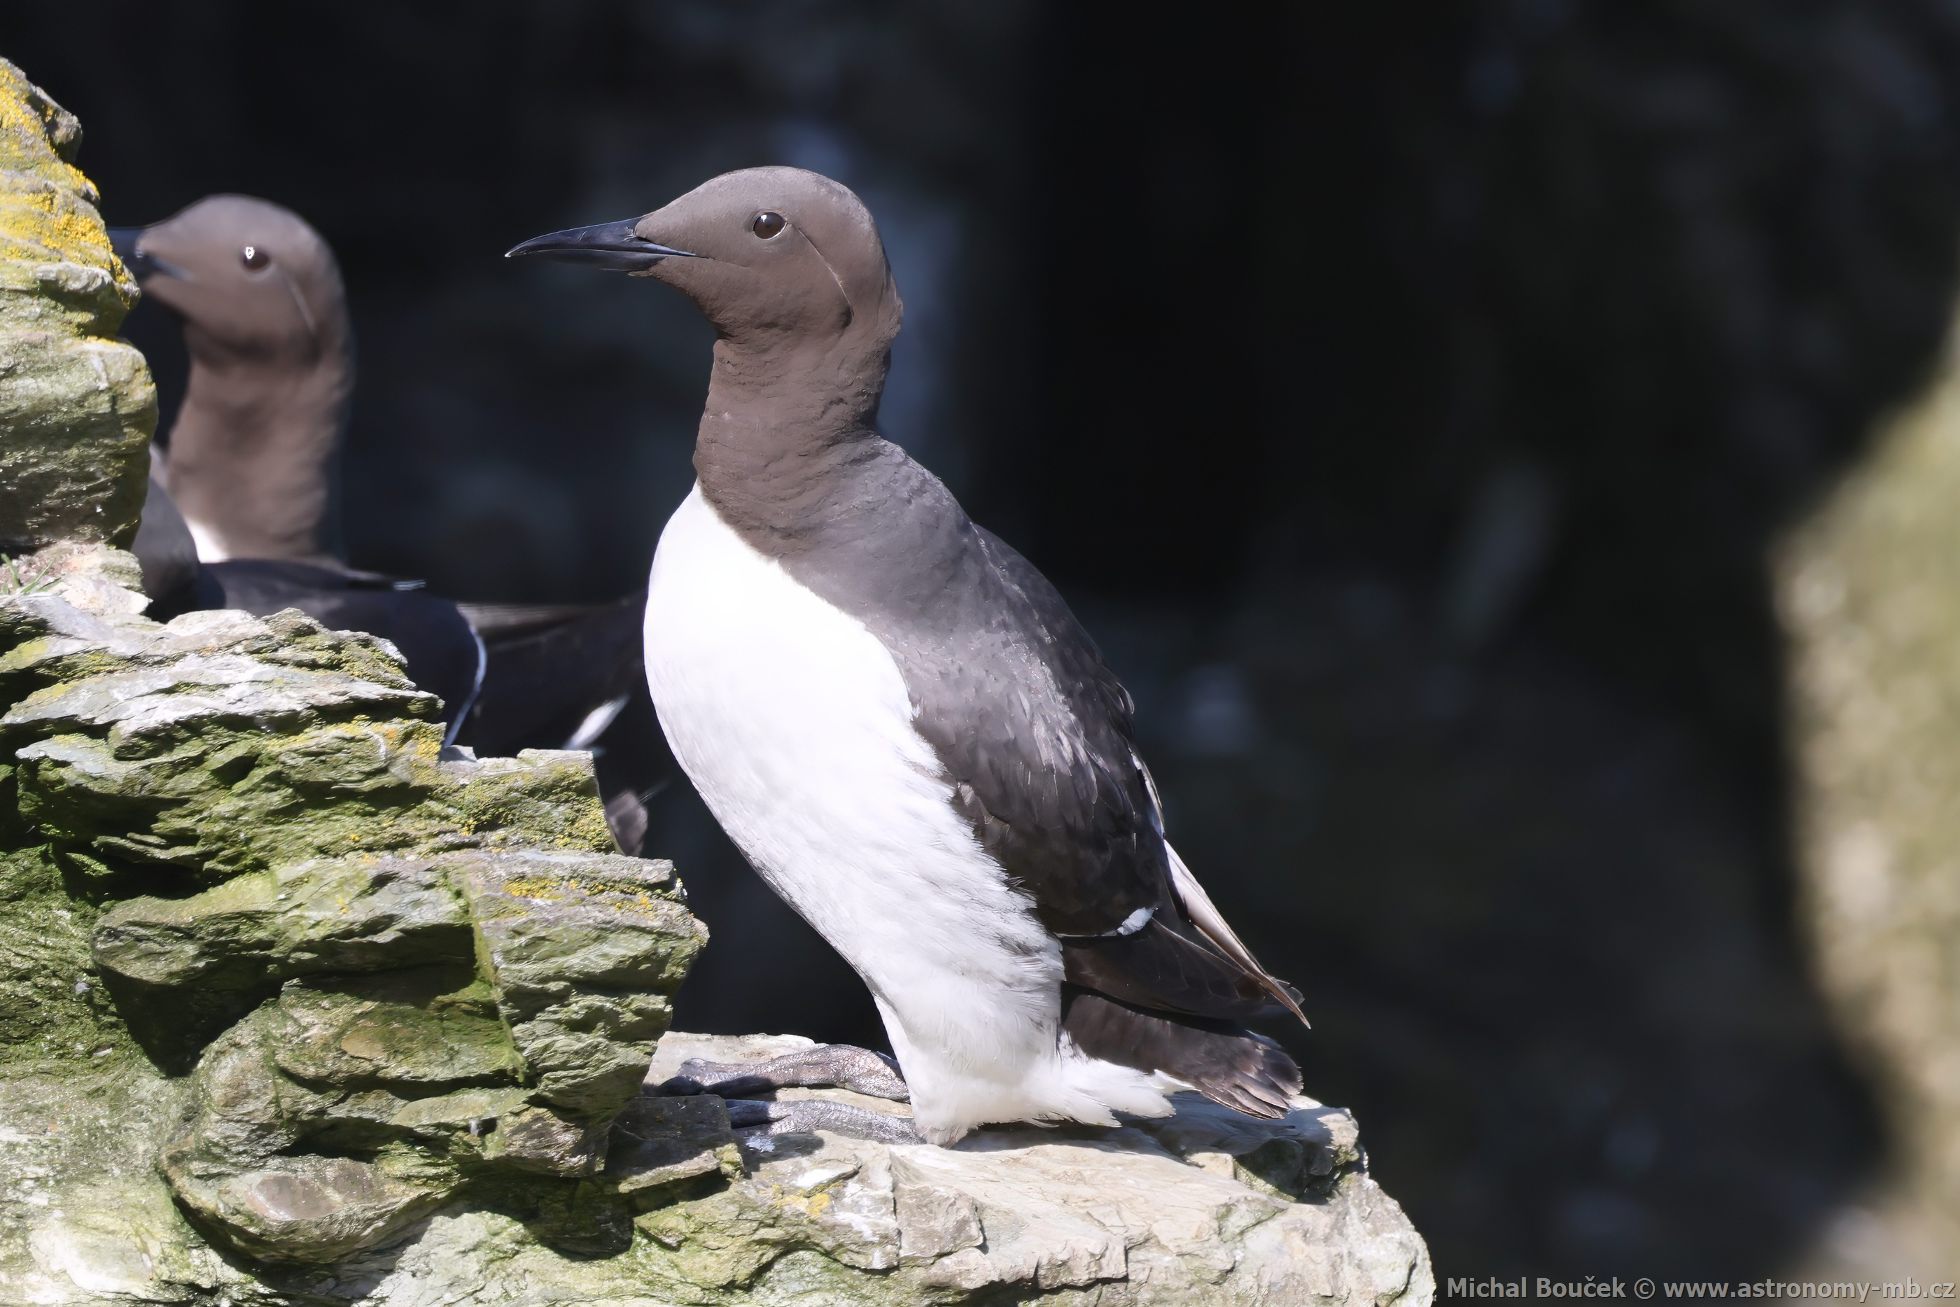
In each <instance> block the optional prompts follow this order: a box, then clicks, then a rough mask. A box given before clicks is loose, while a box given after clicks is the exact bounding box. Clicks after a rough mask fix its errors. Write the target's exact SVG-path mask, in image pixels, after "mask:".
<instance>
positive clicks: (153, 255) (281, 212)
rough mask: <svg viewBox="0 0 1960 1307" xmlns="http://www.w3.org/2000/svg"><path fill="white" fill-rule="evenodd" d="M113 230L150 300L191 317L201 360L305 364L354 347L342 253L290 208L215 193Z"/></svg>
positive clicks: (189, 338) (194, 351)
mask: <svg viewBox="0 0 1960 1307" xmlns="http://www.w3.org/2000/svg"><path fill="white" fill-rule="evenodd" d="M109 235H110V238H111V241H112V243H113V244H114V245H115V247H116V253H117V254H118V255H120V256H121V257H122V260H123V262H124V263H125V264H127V265H128V267H129V270H130V272H131V274H132V275H134V276H135V278H136V282H137V285H138V286H140V287H141V288H142V291H143V295H144V297H145V298H147V299H151V300H154V301H156V302H157V303H159V304H162V305H163V306H164V307H166V308H168V309H170V310H172V311H173V312H175V313H176V314H177V315H178V316H180V317H181V318H182V319H183V320H184V341H185V344H186V345H187V346H188V347H189V349H190V352H191V357H192V358H194V359H198V360H200V361H203V362H207V363H214V364H223V363H225V362H231V361H253V362H261V363H264V362H280V361H285V362H293V363H302V364H304V363H310V362H312V361H315V360H318V359H320V358H321V357H323V356H327V355H330V354H332V353H335V352H337V351H338V350H340V349H341V348H343V347H344V346H345V345H346V344H347V337H348V329H347V299H346V292H345V290H344V289H343V288H342V285H341V280H340V268H339V266H338V265H337V264H336V263H335V262H334V257H333V251H332V250H331V249H329V248H328V246H327V243H326V241H324V240H322V239H321V237H320V233H318V232H316V231H314V230H313V228H312V227H310V226H308V225H307V223H306V220H305V219H303V218H301V217H300V216H299V215H298V214H296V213H294V212H293V211H292V210H290V209H285V208H282V207H280V206H279V205H277V204H273V203H271V202H270V201H267V200H260V199H255V198H253V197H252V196H249V195H213V196H209V197H207V198H205V199H202V200H199V201H198V202H197V203H195V204H193V205H191V206H190V207H189V208H187V209H185V210H183V211H182V212H181V213H179V214H177V215H176V216H175V217H171V218H166V219H165V220H164V221H162V222H159V223H155V224H152V225H151V226H148V227H136V228H118V229H115V230H112V231H111V232H110V233H109Z"/></svg>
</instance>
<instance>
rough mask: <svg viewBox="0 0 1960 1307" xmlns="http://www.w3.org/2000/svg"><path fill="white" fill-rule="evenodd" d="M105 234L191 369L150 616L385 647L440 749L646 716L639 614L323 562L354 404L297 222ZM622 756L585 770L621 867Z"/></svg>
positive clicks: (331, 263)
mask: <svg viewBox="0 0 1960 1307" xmlns="http://www.w3.org/2000/svg"><path fill="white" fill-rule="evenodd" d="M111 236H112V238H113V240H114V243H115V246H116V250H117V252H118V254H120V255H121V256H122V258H123V261H124V262H125V263H126V264H127V265H128V266H129V268H130V271H131V273H132V274H133V275H134V276H135V277H136V279H137V282H138V284H139V286H140V287H141V289H142V291H143V294H144V296H145V298H146V299H149V300H152V301H154V302H156V303H158V304H160V305H162V306H163V307H164V308H166V309H168V310H170V311H171V312H172V313H173V314H174V315H175V316H176V317H177V318H178V319H179V321H180V322H181V323H182V327H183V333H184V341H185V345H186V347H187V350H188V353H189V355H190V377H189V384H188V386H187V387H186V390H185V394H184V400H183V405H182V407H181V408H180V409H179V411H178V413H177V416H176V420H175V421H174V422H173V423H172V425H171V429H170V432H169V436H168V447H167V449H162V450H160V449H155V448H153V449H152V451H151V454H152V469H153V472H152V479H151V487H150V500H149V503H148V504H147V505H146V507H145V509H144V516H143V528H142V532H141V533H140V534H139V536H138V541H137V544H138V551H137V552H138V557H139V559H141V560H143V561H144V562H145V564H146V571H145V581H146V587H147V588H148V589H149V592H150V594H151V596H152V598H153V600H154V601H155V602H154V603H153V605H152V609H153V612H154V613H155V615H157V616H160V617H168V616H171V615H173V614H174V613H175V612H178V611H184V610H186V609H190V608H240V609H244V610H245V611H247V612H253V613H260V614H264V613H270V612H276V611H278V610H279V609H281V608H298V609H300V610H301V611H302V612H305V613H307V614H309V615H311V616H313V617H315V618H317V619H319V620H320V621H321V622H324V623H325V624H327V625H328V626H332V627H335V628H339V629H352V630H360V631H367V632H370V633H372V634H375V635H379V636H382V637H383V638H385V639H388V640H390V641H392V642H393V643H394V644H395V645H396V647H397V648H399V649H400V650H401V652H402V655H403V657H404V658H405V659H406V660H407V662H408V671H409V675H410V677H411V678H412V679H413V680H414V681H416V683H417V684H419V685H422V686H423V687H424V688H426V689H428V690H431V691H433V692H434V693H436V694H437V695H439V696H441V698H442V700H443V702H444V704H445V705H446V706H447V708H448V709H449V711H450V729H449V732H448V736H449V740H450V742H455V741H457V740H458V739H460V740H461V741H462V742H464V743H467V744H470V745H472V746H473V747H475V748H477V749H479V750H480V751H482V752H485V753H497V754H508V753H514V752H516V751H517V750H518V749H521V748H529V747H552V748H586V747H590V746H591V745H592V744H593V743H594V742H595V741H596V739H597V737H598V736H599V735H600V734H602V733H603V732H604V730H605V728H606V726H607V725H609V724H610V723H611V721H612V720H613V719H614V718H615V717H616V716H618V715H619V713H620V712H621V710H622V709H623V708H625V707H627V706H628V705H629V704H631V703H632V702H633V701H634V700H635V699H636V698H638V699H641V700H643V699H644V697H645V693H646V692H645V688H644V678H643V677H642V676H641V674H640V666H639V609H640V607H641V606H642V605H641V601H640V600H639V598H638V597H637V596H635V597H634V599H633V601H632V602H630V603H625V604H607V605H582V606H569V605H568V606H559V607H551V608H543V607H539V606H534V605H480V606H479V605H470V604H459V603H456V602H453V601H451V600H448V599H445V598H442V597H440V596H437V595H434V594H431V593H429V592H428V591H427V590H426V589H424V588H423V587H422V585H421V583H420V582H417V581H407V580H402V579H399V578H395V577H389V576H383V575H380V574H377V573H373V572H366V571H360V570H357V569H355V568H351V567H348V566H347V565H346V564H344V563H342V562H341V561H340V560H339V559H338V558H337V557H336V556H335V554H334V551H333V549H332V547H331V544H330V537H331V535H332V532H331V530H330V523H329V511H330V507H331V500H332V487H333V469H334V463H335V460H336V457H337V455H338V451H339V447H340V442H341V438H342V435H343V433H344V431H345V429H346V424H347V413H348V408H349V404H350V401H351V399H352V395H353V389H354V344H353V325H352V321H351V318H350V315H349V313H348V308H347V294H346V287H345V285H344V283H343V282H342V279H341V275H340V267H339V263H338V261H337V260H336V259H335V258H334V254H333V250H332V248H331V247H330V246H329V245H328V244H327V242H326V240H325V239H324V238H323V237H322V236H321V235H320V234H319V232H317V231H316V230H314V228H313V227H312V225H311V224H309V223H308V222H307V221H306V220H305V219H303V218H301V217H300V216H299V215H298V214H296V213H294V212H292V211H291V210H290V209H287V208H284V207H282V206H280V205H277V204H273V203H271V202H270V201H267V200H262V199H258V198H256V197H253V196H246V195H214V196H209V197H207V198H205V199H202V200H199V201H198V202H197V203H195V204H193V205H191V206H190V207H189V208H186V209H184V210H183V211H182V212H180V213H178V214H176V215H175V216H173V217H171V218H168V219H165V220H164V221H162V222H159V223H156V224H153V225H151V226H148V227H143V228H134V229H118V230H116V231H114V232H112V233H111ZM186 536H188V538H189V540H190V541H192V542H194V544H195V553H194V556H193V557H192V558H191V559H190V560H188V565H187V562H186V559H185V558H184V541H185V539H186ZM651 718H652V713H651V708H650V706H649V707H648V708H646V709H645V719H646V720H647V721H648V722H650V721H651ZM625 756H626V757H627V758H630V759H632V765H631V766H630V767H626V768H621V767H620V766H618V765H617V764H618V763H619V762H620V761H621V759H620V758H619V757H615V756H613V753H612V751H608V752H607V753H604V754H601V762H600V769H601V772H602V785H603V786H605V788H606V790H607V795H608V805H609V811H610V812H612V813H613V814H614V815H615V823H614V826H615V831H616V832H617V833H618V834H619V835H620V837H621V847H624V848H629V850H632V851H636V850H637V849H638V847H639V842H638V841H639V836H640V834H641V833H643V825H644V820H643V816H642V815H641V813H640V812H639V810H638V794H639V792H641V791H643V790H645V789H646V788H648V786H649V784H650V782H651V781H652V779H653V777H652V776H650V775H648V773H649V772H650V771H652V772H657V771H658V769H659V767H658V763H657V762H654V763H649V762H648V761H647V760H646V759H644V758H643V757H641V756H639V755H638V754H635V753H633V752H631V751H626V752H625Z"/></svg>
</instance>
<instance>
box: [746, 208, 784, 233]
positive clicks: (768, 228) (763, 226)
mask: <svg viewBox="0 0 1960 1307" xmlns="http://www.w3.org/2000/svg"><path fill="white" fill-rule="evenodd" d="M787 226H789V223H787V222H785V221H784V220H783V215H782V214H780V213H772V212H771V211H769V210H768V209H764V210H763V211H762V212H761V213H758V214H756V215H755V217H753V218H750V219H749V230H750V231H752V232H754V233H755V234H756V235H757V236H760V237H761V238H762V239H763V240H768V239H769V238H770V237H772V236H780V235H781V234H782V231H783V228H785V227H787Z"/></svg>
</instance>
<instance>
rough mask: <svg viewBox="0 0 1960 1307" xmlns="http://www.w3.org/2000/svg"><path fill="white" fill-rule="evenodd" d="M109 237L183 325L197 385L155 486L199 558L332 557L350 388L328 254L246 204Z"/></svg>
mask: <svg viewBox="0 0 1960 1307" xmlns="http://www.w3.org/2000/svg"><path fill="white" fill-rule="evenodd" d="M110 235H111V237H112V239H113V241H114V243H115V247H116V252H117V253H118V254H119V255H121V256H122V259H123V262H124V263H126V264H128V265H129V269H130V272H131V273H132V274H134V276H135V277H136V282H137V285H138V286H139V287H141V289H142V291H143V297H144V298H145V299H146V300H150V301H153V302H155V303H158V304H161V305H163V306H164V307H165V308H166V309H169V310H170V311H171V312H172V313H173V314H175V315H176V316H177V317H178V318H179V319H180V320H181V321H182V323H183V328H184V345H185V347H186V349H187V351H188V352H189V354H190V360H191V371H190V379H189V383H188V385H187V387H186V389H185V393H184V403H183V407H182V408H181V409H180V410H179V411H178V414H177V418H176V421H175V422H174V423H173V424H172V426H171V428H170V433H169V436H168V445H169V460H168V463H167V464H166V465H165V466H164V467H163V468H162V469H161V479H162V481H163V484H164V485H165V486H166V487H167V488H168V490H169V492H170V495H171V497H172V498H174V499H175V500H176V504H177V507H178V508H179V509H180V510H181V511H182V513H183V517H184V520H185V522H186V523H187V524H188V526H189V528H190V531H191V534H192V535H193V536H194V537H195V538H196V540H197V546H198V553H199V556H200V557H202V558H203V559H204V560H205V561H206V562H213V561H216V560H218V559H221V558H282V559H313V558H319V557H324V556H325V555H326V554H327V552H328V548H327V536H328V535H329V534H330V532H329V530H328V522H327V517H328V509H329V505H330V503H331V497H332V479H333V473H332V468H333V458H334V451H335V449H336V447H337V445H338V443H339V440H340V434H341V430H342V428H343V426H344V425H345V423H346V416H347V402H348V396H349V394H350V392H351V391H352V388H353V382H354V359H353V331H352V328H351V326H350V325H349V319H348V312H347V293H346V289H345V287H344V286H343V285H342V283H341V279H340V267H339V264H338V263H336V262H335V260H334V256H333V250H332V249H331V248H330V247H329V246H328V245H327V242H326V241H325V240H324V239H322V238H321V236H320V233H318V232H317V231H315V230H313V228H312V227H311V226H310V225H309V224H308V223H307V222H306V220H305V219H303V218H301V217H300V216H299V215H298V214H296V213H294V212H293V211H292V210H290V209H286V208H282V207H281V206H279V205H277V204H273V203H272V202H271V201H269V200H261V199H256V198H254V197H252V196H249V195H213V196H210V197H208V198H206V199H202V200H199V201H198V202H197V203H195V204H193V205H191V206H190V207H189V208H187V209H185V210H183V211H182V212H180V213H178V214H176V215H175V216H173V217H170V218H166V219H164V220H163V221H162V222H158V223H153V224H152V225H150V226H148V227H139V228H126V229H119V230H116V231H113V232H111V233H110Z"/></svg>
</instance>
